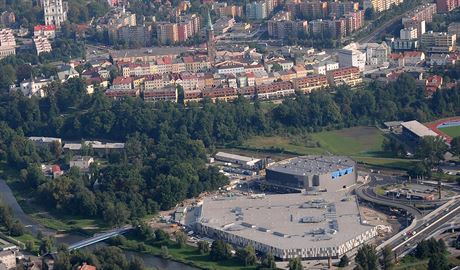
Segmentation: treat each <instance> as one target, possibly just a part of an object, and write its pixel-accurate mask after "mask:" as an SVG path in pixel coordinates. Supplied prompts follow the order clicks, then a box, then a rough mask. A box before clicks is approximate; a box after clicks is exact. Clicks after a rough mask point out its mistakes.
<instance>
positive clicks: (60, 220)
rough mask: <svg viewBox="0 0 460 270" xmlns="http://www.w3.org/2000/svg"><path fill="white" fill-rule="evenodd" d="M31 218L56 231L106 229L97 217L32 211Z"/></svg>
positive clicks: (90, 231) (87, 231)
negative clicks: (68, 215)
mask: <svg viewBox="0 0 460 270" xmlns="http://www.w3.org/2000/svg"><path fill="white" fill-rule="evenodd" d="M31 216H32V217H33V219H35V220H36V221H37V222H39V223H40V224H42V225H43V226H45V227H47V228H50V229H53V230H56V231H67V232H68V231H76V230H77V231H80V232H86V233H88V234H93V233H95V232H98V231H101V230H104V229H108V228H107V227H105V226H104V224H102V222H101V221H99V220H97V219H90V218H78V217H73V216H72V217H67V216H63V215H50V214H48V213H42V212H38V213H33V214H31Z"/></svg>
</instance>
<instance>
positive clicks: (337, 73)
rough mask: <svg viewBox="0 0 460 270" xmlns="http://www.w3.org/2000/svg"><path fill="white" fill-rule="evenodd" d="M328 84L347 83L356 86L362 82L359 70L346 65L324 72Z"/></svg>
mask: <svg viewBox="0 0 460 270" xmlns="http://www.w3.org/2000/svg"><path fill="white" fill-rule="evenodd" d="M326 76H327V81H328V83H329V85H336V86H339V85H349V86H350V87H354V86H357V85H359V84H361V83H362V82H363V79H362V77H361V72H360V70H359V68H357V67H346V68H339V69H336V70H331V71H328V72H327V73H326Z"/></svg>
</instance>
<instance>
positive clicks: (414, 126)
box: [401, 120, 438, 138]
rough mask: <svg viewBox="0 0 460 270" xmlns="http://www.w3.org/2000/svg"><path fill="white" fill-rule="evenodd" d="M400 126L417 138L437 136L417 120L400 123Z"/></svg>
mask: <svg viewBox="0 0 460 270" xmlns="http://www.w3.org/2000/svg"><path fill="white" fill-rule="evenodd" d="M401 125H402V126H403V127H404V128H406V129H408V130H409V131H410V132H412V133H414V134H415V135H416V136H417V137H419V138H422V137H425V136H438V134H436V132H434V131H432V130H431V129H429V128H428V127H426V126H425V125H423V124H422V123H420V122H419V121H417V120H412V121H408V122H402V123H401Z"/></svg>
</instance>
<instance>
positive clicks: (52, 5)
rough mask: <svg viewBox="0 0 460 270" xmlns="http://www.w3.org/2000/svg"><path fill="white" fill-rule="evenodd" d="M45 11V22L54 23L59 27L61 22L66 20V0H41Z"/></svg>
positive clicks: (47, 23)
mask: <svg viewBox="0 0 460 270" xmlns="http://www.w3.org/2000/svg"><path fill="white" fill-rule="evenodd" d="M43 8H44V11H45V24H46V25H55V26H56V28H60V27H61V24H62V23H63V22H65V21H67V9H68V6H67V2H62V0H43Z"/></svg>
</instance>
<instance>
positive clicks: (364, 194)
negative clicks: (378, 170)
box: [355, 187, 423, 219]
mask: <svg viewBox="0 0 460 270" xmlns="http://www.w3.org/2000/svg"><path fill="white" fill-rule="evenodd" d="M355 192H356V195H357V196H358V197H359V198H361V199H363V200H366V201H369V202H372V203H376V204H380V205H386V206H390V207H394V208H399V209H403V210H404V211H406V212H408V213H410V214H411V215H412V216H413V217H414V218H416V219H419V218H421V217H422V216H423V215H422V211H420V210H419V209H417V208H416V207H414V206H411V205H405V204H401V203H398V202H395V201H393V200H391V199H384V198H378V197H374V196H373V194H372V193H370V192H369V190H368V187H360V188H357V189H356V190H355Z"/></svg>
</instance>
